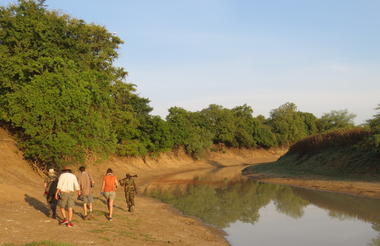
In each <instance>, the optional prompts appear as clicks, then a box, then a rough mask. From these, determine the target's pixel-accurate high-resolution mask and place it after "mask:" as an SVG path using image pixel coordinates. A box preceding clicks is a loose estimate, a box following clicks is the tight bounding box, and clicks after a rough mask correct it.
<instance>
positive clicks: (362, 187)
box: [247, 173, 380, 199]
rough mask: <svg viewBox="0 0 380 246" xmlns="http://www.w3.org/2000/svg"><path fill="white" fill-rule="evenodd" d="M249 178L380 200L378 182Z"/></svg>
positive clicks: (315, 178) (311, 178) (260, 174)
mask: <svg viewBox="0 0 380 246" xmlns="http://www.w3.org/2000/svg"><path fill="white" fill-rule="evenodd" d="M247 176H249V177H252V178H253V179H255V180H259V181H261V182H266V183H273V184H285V185H291V186H295V187H303V188H307V189H314V190H321V191H331V192H338V193H344V194H350V195H355V196H362V197H371V198H376V199H380V183H378V182H358V181H336V180H327V179H325V178H318V177H305V178H289V177H279V175H276V174H262V173H257V174H249V175H247ZM282 176H283V175H282Z"/></svg>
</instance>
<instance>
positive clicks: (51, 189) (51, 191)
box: [44, 168, 58, 219]
mask: <svg viewBox="0 0 380 246" xmlns="http://www.w3.org/2000/svg"><path fill="white" fill-rule="evenodd" d="M57 184H58V177H57V174H56V173H55V170H54V169H53V168H51V169H49V172H48V175H47V177H46V178H45V181H44V187H45V193H44V195H45V196H46V201H47V203H48V204H49V206H50V209H51V214H50V215H51V217H52V218H53V219H55V218H56V216H57V213H56V212H57V203H58V201H57V199H55V192H56V191H57Z"/></svg>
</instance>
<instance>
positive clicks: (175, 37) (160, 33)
mask: <svg viewBox="0 0 380 246" xmlns="http://www.w3.org/2000/svg"><path fill="white" fill-rule="evenodd" d="M10 2H15V1H14V0H0V5H2V6H4V5H7V4H8V3H10ZM46 4H47V6H48V8H49V9H52V10H59V11H60V12H62V13H66V14H69V15H71V16H72V17H74V18H79V19H83V20H84V21H86V22H87V23H95V24H98V25H102V26H105V27H106V28H107V29H108V30H109V31H110V32H114V33H116V35H117V36H119V37H120V38H121V39H122V40H124V41H125V43H124V44H123V45H122V46H121V47H120V50H119V53H120V57H119V59H118V60H117V62H116V65H117V66H121V67H124V68H125V69H126V70H127V71H128V73H129V76H128V78H127V82H131V83H134V84H136V85H137V89H138V93H139V95H140V96H142V97H147V98H149V99H150V100H151V103H150V105H151V106H152V107H153V108H154V110H153V112H152V114H154V115H160V116H162V117H165V116H166V115H167V110H168V109H169V108H170V107H173V106H178V107H183V108H185V109H187V110H190V111H198V110H201V109H203V108H206V107H208V105H209V104H219V105H222V106H224V107H227V108H232V107H235V106H239V105H243V104H247V105H249V106H251V107H252V108H253V111H254V115H259V114H263V115H264V116H266V117H268V116H269V114H270V111H271V110H272V109H274V108H277V107H279V106H280V105H282V104H284V103H286V102H293V103H295V104H296V105H297V106H298V109H299V110H300V111H304V112H311V113H313V114H315V115H316V116H317V117H320V116H321V115H322V114H323V113H327V112H330V111H331V110H343V109H347V110H348V111H349V112H351V113H354V114H356V115H357V117H356V119H355V122H356V123H358V124H359V123H363V122H365V120H367V119H369V118H371V117H372V116H373V115H374V114H376V110H375V108H376V106H377V105H378V104H380V31H379V30H380V15H379V14H378V13H379V12H380V1H379V0H361V1H358V0H276V1H275V0H266V1H262V0H109V1H104V0H81V1H78V0H47V1H46Z"/></svg>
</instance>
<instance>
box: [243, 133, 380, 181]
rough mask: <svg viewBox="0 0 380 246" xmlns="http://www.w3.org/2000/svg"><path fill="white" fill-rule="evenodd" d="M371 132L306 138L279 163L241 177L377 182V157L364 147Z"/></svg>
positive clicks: (379, 177) (379, 162) (379, 169)
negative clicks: (262, 176)
mask: <svg viewBox="0 0 380 246" xmlns="http://www.w3.org/2000/svg"><path fill="white" fill-rule="evenodd" d="M369 135H370V131H368V130H366V129H363V128H351V129H340V130H335V131H331V132H327V133H323V134H318V135H315V136H311V137H307V138H305V139H302V140H301V141H299V142H297V143H295V144H294V145H292V146H291V147H290V149H289V151H288V153H287V154H285V155H284V156H282V157H281V158H280V159H279V160H278V161H276V162H273V163H269V164H262V165H256V166H251V167H248V168H246V169H244V170H243V173H244V174H251V173H264V174H269V175H275V176H285V177H297V178H313V177H315V176H318V178H326V179H334V180H358V181H380V156H379V153H378V152H374V151H372V150H371V149H368V148H365V144H364V143H365V141H366V140H367V139H368V136H369Z"/></svg>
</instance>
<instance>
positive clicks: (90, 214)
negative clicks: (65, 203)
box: [87, 212, 94, 220]
mask: <svg viewBox="0 0 380 246" xmlns="http://www.w3.org/2000/svg"><path fill="white" fill-rule="evenodd" d="M87 219H91V220H92V219H94V215H93V214H92V212H90V213H89V214H88V216H87Z"/></svg>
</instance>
